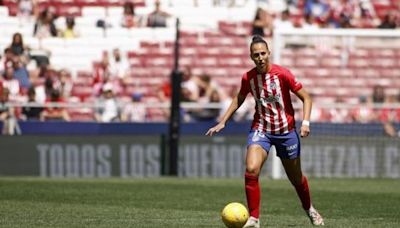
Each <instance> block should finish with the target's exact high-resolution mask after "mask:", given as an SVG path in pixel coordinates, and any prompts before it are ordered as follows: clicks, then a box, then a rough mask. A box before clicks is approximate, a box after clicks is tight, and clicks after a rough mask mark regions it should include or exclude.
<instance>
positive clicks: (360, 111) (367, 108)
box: [351, 96, 377, 123]
mask: <svg viewBox="0 0 400 228" xmlns="http://www.w3.org/2000/svg"><path fill="white" fill-rule="evenodd" d="M351 117H352V120H353V121H354V122H357V123H371V122H374V121H376V119H377V115H376V113H375V112H374V108H373V103H372V98H371V97H365V96H360V97H359V102H358V105H357V106H356V107H355V108H354V109H353V110H352V112H351Z"/></svg>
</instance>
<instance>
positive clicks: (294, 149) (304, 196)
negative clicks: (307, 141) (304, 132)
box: [276, 131, 324, 225]
mask: <svg viewBox="0 0 400 228" xmlns="http://www.w3.org/2000/svg"><path fill="white" fill-rule="evenodd" d="M277 142H278V143H277V145H276V148H277V153H278V156H279V157H280V158H281V161H282V165H283V167H284V169H285V172H286V175H287V177H288V178H289V181H290V183H292V185H293V186H294V187H295V189H296V192H297V195H298V196H299V199H300V201H301V204H302V206H303V209H304V210H305V211H306V213H307V215H308V216H309V217H310V219H311V222H312V223H313V224H314V225H323V223H324V222H323V219H322V217H321V216H320V215H319V214H318V212H317V211H316V210H315V209H314V208H313V207H312V204H311V196H310V189H309V187H308V180H307V177H306V176H304V175H303V172H302V170H301V159H300V149H301V147H300V139H299V136H298V134H297V132H296V131H293V132H291V133H289V134H287V135H284V136H282V137H280V138H279V139H278V140H277Z"/></svg>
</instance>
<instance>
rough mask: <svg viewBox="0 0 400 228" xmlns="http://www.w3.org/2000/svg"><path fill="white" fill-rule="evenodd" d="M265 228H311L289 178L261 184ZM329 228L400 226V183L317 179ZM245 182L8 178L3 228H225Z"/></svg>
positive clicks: (0, 210) (3, 181)
mask: <svg viewBox="0 0 400 228" xmlns="http://www.w3.org/2000/svg"><path fill="white" fill-rule="evenodd" d="M260 181H261V186H262V196H261V197H262V206H261V217H260V218H261V222H262V225H263V227H311V225H310V223H309V221H308V218H307V217H306V216H305V213H304V212H303V210H302V209H301V206H300V202H299V200H298V199H297V195H296V193H295V191H294V189H293V188H292V186H291V185H290V184H289V182H288V181H287V180H270V179H267V178H265V177H262V178H260ZM309 182H310V187H311V194H312V198H313V201H314V205H315V207H316V208H317V209H318V210H319V211H320V213H321V214H322V215H323V216H324V217H325V227H400V181H399V180H391V179H310V180H309ZM233 201H238V202H241V203H245V193H244V186H243V180H242V179H201V178H200V179H185V178H153V179H117V178H116V179H114V178H112V179H41V178H12V177H1V178H0V227H153V228H154V227H156V228H157V227H160V228H164V227H172V228H175V227H224V226H223V223H222V221H221V219H220V211H221V210H222V208H223V207H224V206H225V205H226V204H227V203H229V202H233Z"/></svg>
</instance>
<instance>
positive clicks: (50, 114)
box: [40, 89, 70, 121]
mask: <svg viewBox="0 0 400 228" xmlns="http://www.w3.org/2000/svg"><path fill="white" fill-rule="evenodd" d="M46 103H47V105H46V106H45V109H44V110H43V112H41V114H40V120H42V121H48V120H62V121H70V117H69V114H68V112H67V110H66V108H65V107H57V106H55V107H53V106H52V105H60V106H62V105H63V103H64V99H62V97H61V94H60V91H58V90H56V89H53V90H52V92H51V96H50V98H49V99H47V100H46Z"/></svg>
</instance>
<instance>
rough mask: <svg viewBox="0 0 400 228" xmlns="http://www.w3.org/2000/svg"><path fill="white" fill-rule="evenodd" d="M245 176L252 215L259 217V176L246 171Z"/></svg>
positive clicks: (248, 202)
mask: <svg viewBox="0 0 400 228" xmlns="http://www.w3.org/2000/svg"><path fill="white" fill-rule="evenodd" d="M244 177H245V178H244V180H245V188H246V197H247V205H248V207H249V212H250V216H253V217H254V218H258V217H259V216H260V185H259V184H258V176H253V175H250V174H248V173H246V174H245V175H244Z"/></svg>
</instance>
